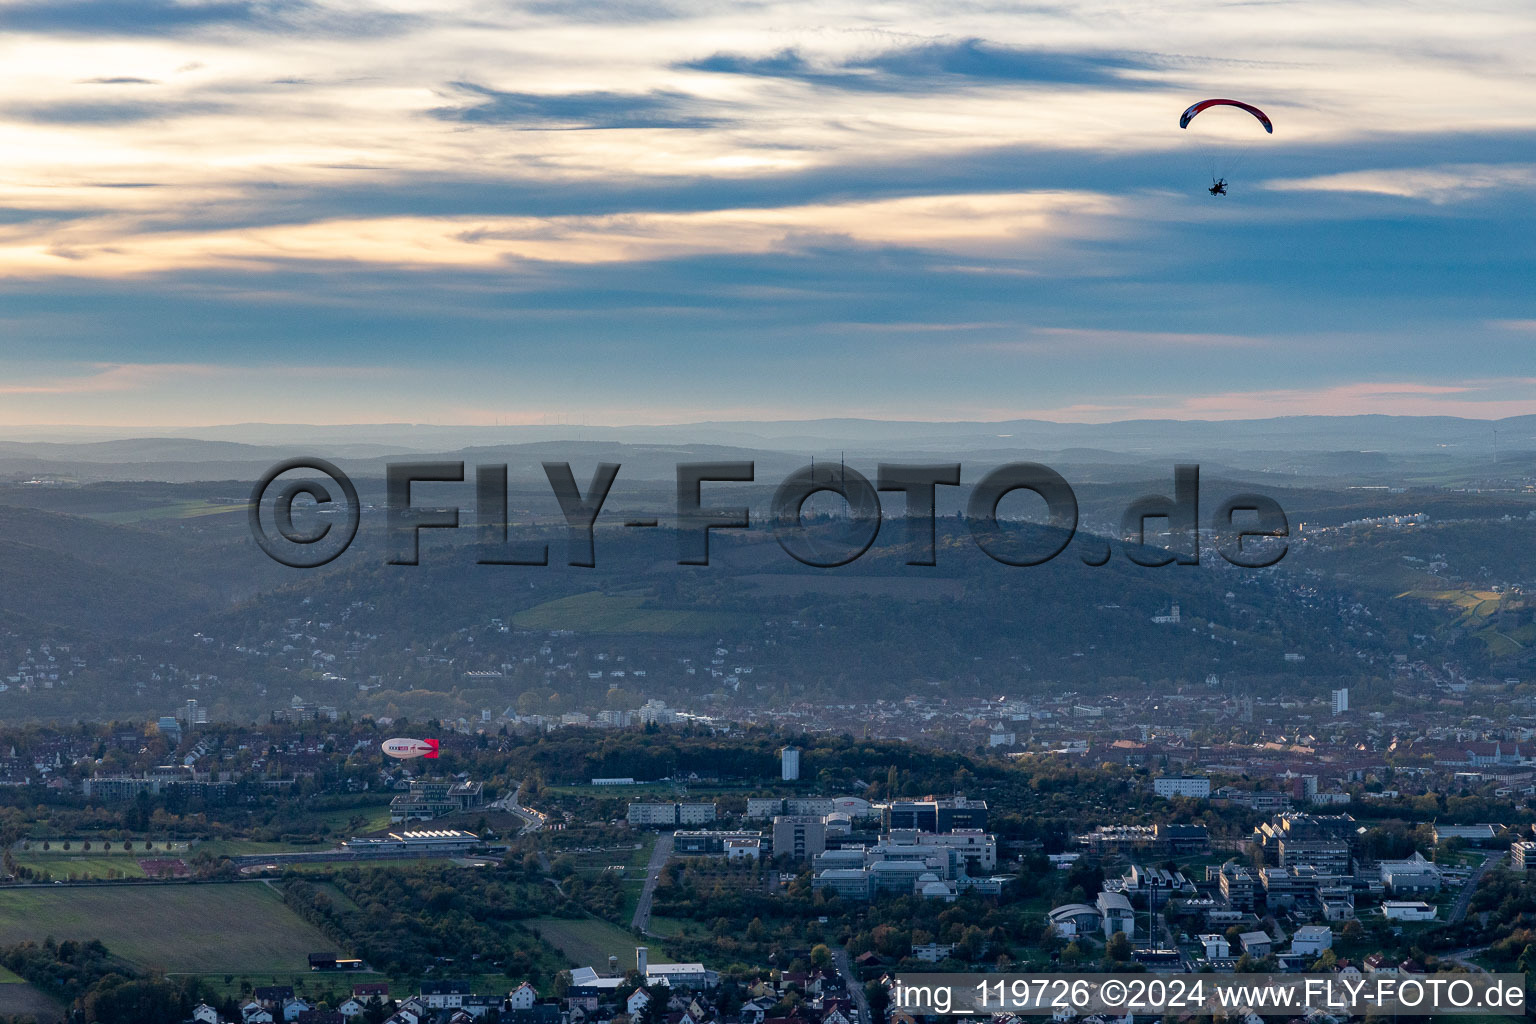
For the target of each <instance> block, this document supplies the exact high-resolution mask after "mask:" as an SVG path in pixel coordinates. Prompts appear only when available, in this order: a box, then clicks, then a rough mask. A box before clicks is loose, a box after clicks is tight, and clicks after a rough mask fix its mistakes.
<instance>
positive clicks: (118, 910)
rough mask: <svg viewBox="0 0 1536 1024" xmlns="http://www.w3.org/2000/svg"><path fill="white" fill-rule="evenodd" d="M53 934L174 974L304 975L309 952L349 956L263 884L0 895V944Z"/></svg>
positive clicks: (26, 891) (17, 891)
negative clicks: (297, 972) (100, 944)
mask: <svg viewBox="0 0 1536 1024" xmlns="http://www.w3.org/2000/svg"><path fill="white" fill-rule="evenodd" d="M50 935H51V936H53V937H54V938H55V939H61V940H62V939H100V940H101V941H102V942H103V943H105V944H106V947H107V949H109V950H111V951H112V952H113V953H115V954H116V955H118V956H120V957H122V958H123V959H125V960H129V961H132V962H133V963H135V964H138V965H139V966H141V967H147V968H158V969H161V970H165V971H167V972H169V973H173V974H223V973H242V972H246V973H254V972H274V971H292V970H296V969H297V970H302V969H303V968H304V967H306V966H307V960H306V957H307V955H308V954H310V953H314V952H320V951H334V952H344V951H342V950H338V949H337V948H336V944H335V943H334V942H332V941H331V940H330V939H327V938H326V937H325V936H324V935H322V934H320V932H319V931H317V930H316V929H315V928H314V927H313V926H311V925H309V924H308V923H306V922H305V921H303V920H302V919H301V918H299V917H298V916H297V915H296V914H294V913H293V912H292V911H291V910H289V909H288V908H287V907H285V906H283V903H282V900H281V899H280V898H279V896H278V894H277V893H276V892H275V891H273V890H272V889H271V888H270V887H268V886H266V885H262V884H259V883H245V884H234V885H123V886H89V887H87V886H78V887H76V886H58V887H46V888H44V887H38V888H28V889H7V890H0V945H9V944H11V943H16V942H23V941H25V940H27V939H34V940H37V941H41V940H43V939H45V938H47V937H48V936H50Z"/></svg>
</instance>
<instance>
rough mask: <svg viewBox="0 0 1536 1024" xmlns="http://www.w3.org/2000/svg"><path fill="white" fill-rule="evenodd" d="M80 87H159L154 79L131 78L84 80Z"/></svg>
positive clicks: (81, 81)
mask: <svg viewBox="0 0 1536 1024" xmlns="http://www.w3.org/2000/svg"><path fill="white" fill-rule="evenodd" d="M79 84H80V85H159V84H160V83H159V82H158V81H157V80H155V79H153V78H130V77H127V76H122V77H117V78H82V79H81V80H80V82H79Z"/></svg>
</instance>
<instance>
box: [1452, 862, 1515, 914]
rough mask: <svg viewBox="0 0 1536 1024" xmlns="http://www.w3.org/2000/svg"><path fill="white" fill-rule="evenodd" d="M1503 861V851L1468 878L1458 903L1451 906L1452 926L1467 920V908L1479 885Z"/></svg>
mask: <svg viewBox="0 0 1536 1024" xmlns="http://www.w3.org/2000/svg"><path fill="white" fill-rule="evenodd" d="M1503 860H1504V853H1503V851H1500V852H1498V853H1496V854H1494V855H1493V856H1492V857H1489V858H1488V859H1487V860H1485V861H1483V862H1482V863H1481V864H1479V865H1478V866H1477V869H1476V870H1475V871H1473V872H1472V874H1471V875H1470V876H1468V878H1467V884H1466V885H1464V886H1462V887H1461V892H1460V894H1458V895H1457V897H1456V902H1455V903H1453V904H1451V916H1450V923H1451V924H1460V923H1461V922H1462V921H1463V920H1465V919H1466V916H1467V907H1468V906H1470V905H1471V903H1472V894H1473V893H1474V892H1476V891H1477V887H1478V885H1479V884H1481V882H1482V880H1483V876H1484V875H1486V874H1487V873H1488V872H1489V871H1491V870H1493V868H1494V867H1495V866H1496V865H1497V864H1499V863H1500V862H1501V861H1503Z"/></svg>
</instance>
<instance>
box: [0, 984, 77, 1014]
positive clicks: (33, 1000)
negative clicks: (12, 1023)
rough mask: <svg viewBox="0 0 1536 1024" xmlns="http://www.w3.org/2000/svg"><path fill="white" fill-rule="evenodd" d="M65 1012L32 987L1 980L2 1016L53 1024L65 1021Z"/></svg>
mask: <svg viewBox="0 0 1536 1024" xmlns="http://www.w3.org/2000/svg"><path fill="white" fill-rule="evenodd" d="M7 973H9V972H7ZM11 977H15V975H11ZM64 1011H65V1007H64V1006H62V1005H61V1004H59V1003H56V1002H54V1001H53V1000H52V999H51V998H49V997H48V996H47V995H45V994H44V993H42V992H39V991H38V990H37V989H35V988H33V987H32V986H31V985H28V984H25V983H21V984H17V983H15V982H8V981H4V980H0V1015H4V1016H6V1017H12V1016H14V1017H16V1018H17V1019H18V1020H37V1021H39V1022H43V1024H52V1022H53V1021H62V1020H63V1019H64Z"/></svg>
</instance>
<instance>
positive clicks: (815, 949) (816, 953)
mask: <svg viewBox="0 0 1536 1024" xmlns="http://www.w3.org/2000/svg"><path fill="white" fill-rule="evenodd" d="M811 966H812V967H815V968H816V969H817V970H822V969H825V968H827V967H830V966H832V951H831V950H830V949H828V948H827V944H826V943H824V942H818V943H816V945H814V946H812V947H811Z"/></svg>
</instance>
